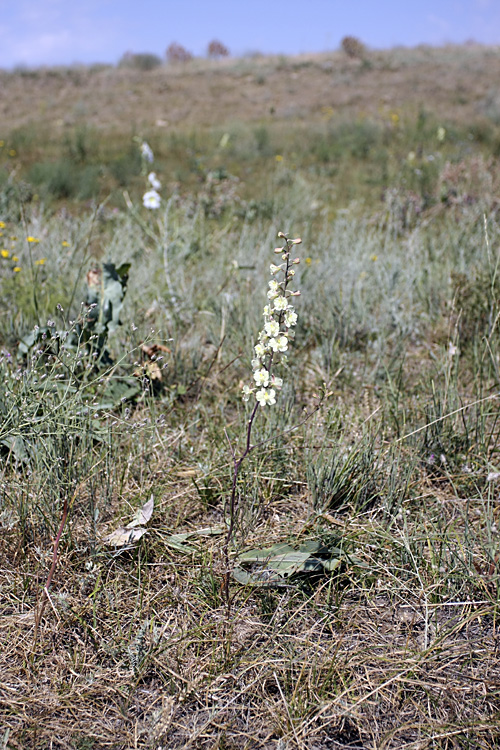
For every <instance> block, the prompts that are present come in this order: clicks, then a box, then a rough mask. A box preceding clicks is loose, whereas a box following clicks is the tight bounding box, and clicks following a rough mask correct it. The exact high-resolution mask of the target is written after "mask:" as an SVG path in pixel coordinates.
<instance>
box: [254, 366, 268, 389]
mask: <svg viewBox="0 0 500 750" xmlns="http://www.w3.org/2000/svg"><path fill="white" fill-rule="evenodd" d="M253 379H254V380H255V384H256V385H263V386H264V387H265V386H266V385H267V384H268V383H269V373H268V371H267V370H266V369H265V368H264V367H262V368H261V369H260V370H256V371H255V372H254V374H253Z"/></svg>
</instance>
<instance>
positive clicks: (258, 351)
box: [254, 344, 266, 357]
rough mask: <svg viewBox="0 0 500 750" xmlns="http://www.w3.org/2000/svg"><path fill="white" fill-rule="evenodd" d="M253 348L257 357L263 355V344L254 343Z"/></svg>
mask: <svg viewBox="0 0 500 750" xmlns="http://www.w3.org/2000/svg"><path fill="white" fill-rule="evenodd" d="M254 350H255V354H256V355H257V357H263V356H264V354H265V353H266V347H265V346H263V344H255V346H254Z"/></svg>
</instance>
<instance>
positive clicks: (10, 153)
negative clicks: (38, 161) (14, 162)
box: [9, 148, 17, 156]
mask: <svg viewBox="0 0 500 750" xmlns="http://www.w3.org/2000/svg"><path fill="white" fill-rule="evenodd" d="M16 154H17V151H16V150H15V148H11V149H10V151H9V156H15V155H16Z"/></svg>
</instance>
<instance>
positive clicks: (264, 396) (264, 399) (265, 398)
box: [255, 388, 276, 406]
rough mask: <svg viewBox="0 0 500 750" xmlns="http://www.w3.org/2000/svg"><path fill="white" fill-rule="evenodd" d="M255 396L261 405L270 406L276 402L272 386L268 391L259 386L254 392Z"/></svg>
mask: <svg viewBox="0 0 500 750" xmlns="http://www.w3.org/2000/svg"><path fill="white" fill-rule="evenodd" d="M255 398H256V399H257V401H258V402H259V404H260V405H261V406H265V405H266V404H269V405H270V406H272V404H275V403H276V391H275V390H274V388H270V389H269V390H268V391H266V389H265V388H261V390H260V391H257V393H256V394H255Z"/></svg>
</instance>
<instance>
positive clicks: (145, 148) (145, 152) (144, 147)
mask: <svg viewBox="0 0 500 750" xmlns="http://www.w3.org/2000/svg"><path fill="white" fill-rule="evenodd" d="M141 156H142V158H143V159H144V161H148V162H149V163H150V164H151V162H152V161H153V159H154V156H153V151H152V150H151V146H150V145H149V143H146V141H143V142H142V143H141Z"/></svg>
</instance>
